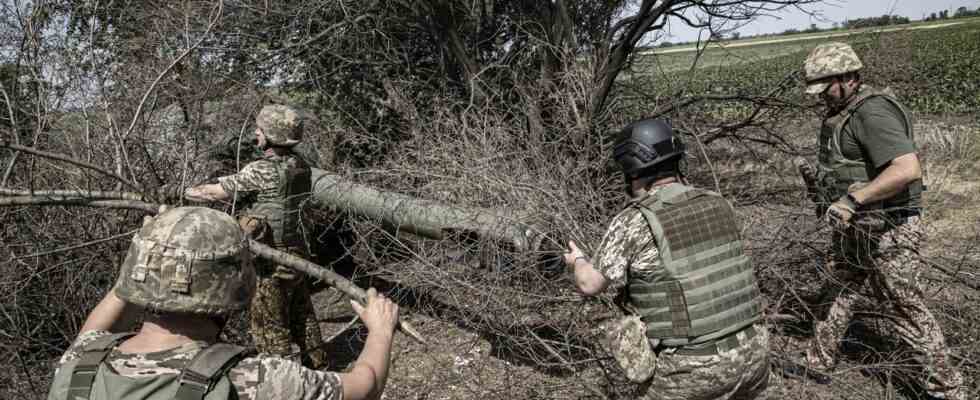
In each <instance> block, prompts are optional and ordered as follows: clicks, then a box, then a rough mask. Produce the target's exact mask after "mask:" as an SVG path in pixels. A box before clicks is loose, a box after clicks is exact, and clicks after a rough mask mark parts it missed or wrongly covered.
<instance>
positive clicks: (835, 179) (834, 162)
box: [817, 85, 922, 208]
mask: <svg viewBox="0 0 980 400" xmlns="http://www.w3.org/2000/svg"><path fill="white" fill-rule="evenodd" d="M873 97H881V98H883V99H885V100H887V101H888V102H889V103H891V104H892V105H893V106H895V108H897V109H898V110H899V111H900V112H901V113H902V117H903V119H904V120H903V123H904V124H905V127H906V131H905V132H906V135H907V136H908V138H909V139H910V140H911V139H914V136H913V132H912V121H911V120H910V119H909V116H908V115H909V114H908V112H907V111H906V110H905V107H903V106H902V104H901V103H899V102H898V100H897V99H895V96H894V95H893V93H892V92H891V91H890V90H888V89H884V90H878V89H875V88H872V87H869V86H868V85H862V86H861V88H860V89H859V90H858V92H857V93H855V94H854V95H853V96H852V97H851V99H850V100H848V103H847V105H846V106H845V107H844V108H843V109H842V110H841V111H840V112H838V113H837V114H834V115H833V116H831V117H829V118H826V119H824V122H823V126H822V127H821V129H820V153H819V155H818V161H819V171H818V173H817V184H818V185H820V192H821V193H822V194H823V197H824V198H823V200H824V201H826V202H827V204H830V203H831V202H834V201H836V200H837V199H839V198H841V197H843V196H845V195H847V192H848V187H850V186H851V185H852V184H854V183H858V182H867V181H868V180H869V179H868V177H869V173H868V170H869V169H870V168H871V167H870V166H867V165H865V162H864V161H859V160H851V159H848V158H846V157H844V154H843V153H842V152H841V144H840V142H841V133H842V132H843V130H844V127H845V126H847V123H848V121H850V120H851V117H852V116H854V114H855V113H856V112H857V110H858V108H859V107H861V104H863V103H864V102H865V101H867V100H868V99H871V98H873ZM921 192H922V181H921V180H917V181H915V182H913V183H912V184H910V185H909V189H908V190H907V191H904V192H903V193H901V194H899V195H898V196H896V197H893V198H891V199H889V200H888V201H887V203H888V205H891V204H904V203H905V202H907V201H908V200H909V197H910V196H917V195H918V194H919V193H921ZM886 207H887V205H886ZM869 208H881V204H878V205H877V207H876V206H871V207H869Z"/></svg>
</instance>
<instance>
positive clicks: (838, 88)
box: [803, 42, 965, 399]
mask: <svg viewBox="0 0 980 400" xmlns="http://www.w3.org/2000/svg"><path fill="white" fill-rule="evenodd" d="M862 67H863V65H862V63H861V60H860V59H859V58H858V56H857V54H855V52H854V50H853V49H851V47H850V46H848V45H847V44H844V43H833V42H832V43H825V44H821V45H819V46H817V47H816V48H815V49H814V50H813V51H812V52H811V53H810V55H809V56H808V57H807V59H806V61H805V63H804V66H803V71H804V74H805V79H806V83H807V88H806V92H807V93H808V94H811V95H820V96H821V97H822V98H823V100H824V101H825V102H826V104H827V107H828V112H827V115H826V117H825V118H824V121H823V127H822V128H821V131H820V139H819V146H820V148H819V155H818V159H819V170H818V171H817V173H816V176H810V177H807V176H804V179H806V180H807V181H808V182H811V183H812V184H813V185H815V186H816V187H815V188H812V190H811V192H813V193H820V194H821V196H820V197H822V198H823V201H824V202H823V204H820V203H818V204H817V207H818V214H819V213H821V212H823V210H824V209H825V210H826V212H825V218H826V220H827V222H828V223H831V224H832V225H833V226H834V227H835V229H834V232H833V238H832V249H831V257H830V260H829V262H828V270H829V271H830V273H831V274H832V275H833V276H834V279H833V280H832V281H833V282H832V283H830V284H829V285H828V286H829V287H828V288H825V289H826V290H825V291H824V293H825V295H826V296H827V297H829V298H828V301H827V302H826V303H830V308H829V311H828V314H827V317H826V319H825V320H823V321H819V322H818V323H817V324H816V327H815V337H814V340H813V341H812V342H811V344H810V347H809V348H808V350H807V354H806V358H807V361H808V364H810V365H811V366H813V367H815V368H817V369H823V370H825V371H826V370H830V369H832V368H833V366H834V363H835V362H836V360H837V356H838V354H837V349H838V346H839V342H840V340H841V338H842V337H843V335H844V332H845V330H846V329H847V325H848V323H849V322H850V320H851V318H852V317H853V309H852V307H853V305H854V303H855V301H856V300H857V299H858V298H859V296H861V293H862V292H864V290H863V289H871V290H870V291H869V292H870V293H871V296H873V299H874V303H875V304H876V305H878V306H880V308H879V310H880V311H882V312H887V313H888V318H885V320H886V321H888V322H890V324H891V325H892V326H893V328H894V329H893V332H895V334H896V335H897V336H898V337H899V338H900V339H901V340H902V341H903V342H905V343H907V344H909V345H910V346H911V347H912V348H913V349H914V350H916V351H917V352H918V353H920V355H921V356H922V357H924V358H925V359H924V360H923V361H924V365H925V366H926V371H927V372H926V374H927V375H928V377H927V378H926V379H924V380H923V383H924V385H923V386H924V388H925V389H926V391H927V392H928V393H929V395H931V396H933V397H934V398H945V399H965V393H964V391H963V388H962V385H963V378H962V376H961V375H960V372H959V371H957V370H956V369H955V368H954V367H953V366H952V365H951V364H950V360H949V354H948V349H947V347H946V342H945V339H944V337H943V333H942V330H941V329H940V327H939V323H938V322H937V321H936V318H935V317H934V316H933V315H932V313H931V312H930V311H929V309H928V308H927V307H926V304H925V301H924V299H923V294H922V288H921V286H920V285H921V283H922V282H921V281H920V274H921V272H922V271H923V270H924V269H925V268H926V267H925V265H924V263H923V262H922V259H921V256H920V254H919V246H920V245H921V244H922V243H923V242H924V241H925V237H924V235H923V229H922V224H921V219H920V214H921V212H922V204H921V193H922V190H923V187H922V170H921V166H920V164H919V158H918V156H917V154H916V153H917V149H916V145H915V141H914V140H913V135H912V123H911V121H910V120H909V115H908V112H906V110H905V108H904V107H903V106H902V104H901V103H900V102H899V101H898V100H897V99H896V98H895V97H894V96H893V95H891V93H890V92H888V91H884V90H878V89H875V88H872V87H870V86H869V85H866V84H863V83H862V81H861V76H860V70H861V68H862ZM805 175H806V174H805ZM818 200H819V199H818ZM828 203H829V206H827V204H828Z"/></svg>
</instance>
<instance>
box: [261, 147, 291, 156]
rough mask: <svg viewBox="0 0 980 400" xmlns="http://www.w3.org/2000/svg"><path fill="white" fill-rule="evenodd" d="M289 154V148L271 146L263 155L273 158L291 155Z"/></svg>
mask: <svg viewBox="0 0 980 400" xmlns="http://www.w3.org/2000/svg"><path fill="white" fill-rule="evenodd" d="M289 152H290V150H289V148H288V147H278V146H269V147H266V148H265V150H263V152H262V153H263V154H265V155H266V156H268V157H272V156H284V155H286V154H289Z"/></svg>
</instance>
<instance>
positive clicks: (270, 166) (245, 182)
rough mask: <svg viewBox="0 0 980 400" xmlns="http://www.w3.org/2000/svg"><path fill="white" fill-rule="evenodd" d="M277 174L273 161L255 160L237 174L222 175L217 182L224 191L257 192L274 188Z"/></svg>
mask: <svg viewBox="0 0 980 400" xmlns="http://www.w3.org/2000/svg"><path fill="white" fill-rule="evenodd" d="M278 180H279V174H278V173H277V172H276V166H275V164H274V163H272V162H269V161H266V160H257V161H253V162H250V163H248V165H246V166H245V168H242V170H241V171H239V172H238V173H237V174H234V175H228V176H222V177H220V178H218V183H219V184H220V185H221V188H222V189H224V190H225V192H227V193H229V194H231V193H235V192H257V191H261V190H268V189H274V188H276V187H277V186H278V185H277V181H278Z"/></svg>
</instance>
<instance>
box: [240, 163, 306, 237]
mask: <svg viewBox="0 0 980 400" xmlns="http://www.w3.org/2000/svg"><path fill="white" fill-rule="evenodd" d="M265 160H267V161H269V162H272V163H273V164H275V169H276V173H277V174H278V176H279V179H278V182H279V186H278V187H277V188H276V190H275V191H268V192H260V193H259V194H258V196H257V198H256V200H255V204H253V205H252V207H251V208H249V210H248V212H246V214H247V215H250V216H255V217H257V218H259V219H261V220H263V221H265V222H266V223H267V224H268V225H269V228H270V229H271V230H272V242H271V244H272V245H273V246H276V247H293V248H303V246H304V242H303V235H302V232H301V231H300V206H301V204H302V202H303V201H304V200H306V199H307V198H308V197H309V194H310V187H311V180H310V179H311V178H310V174H311V171H310V167H309V166H308V165H307V164H306V163H305V162H304V161H303V159H301V158H300V157H298V156H296V155H294V154H289V155H285V156H269V157H266V158H265Z"/></svg>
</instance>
